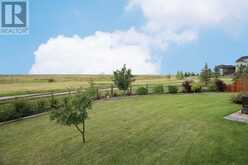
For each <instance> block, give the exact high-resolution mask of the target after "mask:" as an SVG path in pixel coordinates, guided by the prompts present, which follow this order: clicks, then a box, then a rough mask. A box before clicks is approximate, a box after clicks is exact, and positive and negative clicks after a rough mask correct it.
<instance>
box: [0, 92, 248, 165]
mask: <svg viewBox="0 0 248 165" xmlns="http://www.w3.org/2000/svg"><path fill="white" fill-rule="evenodd" d="M238 109H239V106H237V105H235V104H232V103H231V102H230V94H224V93H223V94H221V93H219V94H216V93H211V94H210V93H204V94H192V95H183V94H180V95H160V96H158V95H153V96H142V97H130V98H125V99H120V100H110V101H98V102H96V103H95V104H94V108H93V110H91V111H90V114H89V116H90V119H89V120H88V121H87V143H86V144H85V145H83V144H82V142H81V138H80V135H79V134H78V132H77V131H76V130H74V129H73V128H69V127H65V126H60V125H57V124H55V123H54V122H51V121H49V119H48V115H44V116H41V117H38V118H33V119H28V120H23V121H19V122H16V123H12V124H8V125H4V126H1V127H0V130H1V132H0V164H3V165H16V164H18V165H22V164H23V165H33V164H35V165H45V164H52V165H61V164H78V165H84V164H85V165H96V164H101V165H127V164H128V165H141V164H142V165H153V164H154V165H155V164H156V165H160V164H161V165H164V164H168V165H181V164H184V165H199V164H200V165H210V164H211V165H247V162H248V156H247V153H248V141H247V137H248V126H247V125H246V124H241V123H236V122H231V121H227V120H225V119H224V118H223V117H224V116H225V115H228V114H230V113H232V112H235V111H238Z"/></svg>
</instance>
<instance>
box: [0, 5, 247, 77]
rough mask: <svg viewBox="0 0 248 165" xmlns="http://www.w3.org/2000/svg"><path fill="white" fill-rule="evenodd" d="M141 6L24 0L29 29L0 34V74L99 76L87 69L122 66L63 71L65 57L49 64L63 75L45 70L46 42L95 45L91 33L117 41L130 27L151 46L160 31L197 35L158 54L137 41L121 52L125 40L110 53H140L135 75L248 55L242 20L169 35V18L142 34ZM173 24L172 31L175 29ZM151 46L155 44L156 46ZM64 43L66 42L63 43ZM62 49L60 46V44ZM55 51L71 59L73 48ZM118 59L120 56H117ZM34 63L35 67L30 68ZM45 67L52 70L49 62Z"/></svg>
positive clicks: (185, 68) (191, 67)
mask: <svg viewBox="0 0 248 165" xmlns="http://www.w3.org/2000/svg"><path fill="white" fill-rule="evenodd" d="M158 1H159V0H158ZM167 1H168V0H167ZM142 3H143V2H140V4H138V5H141V7H140V8H139V9H136V8H137V6H136V7H134V8H133V9H127V6H128V5H129V4H130V1H127V0H109V1H107V2H106V1H104V0H83V1H82V0H73V1H69V0H61V1H50V0H42V1H34V0H33V1H29V24H30V27H29V28H30V32H29V35H0V50H1V53H0V74H27V73H74V72H75V73H98V72H99V71H98V70H96V69H94V68H92V72H91V68H90V67H91V66H92V67H98V65H99V67H100V68H101V69H102V70H104V68H105V67H108V66H109V65H112V64H111V63H110V62H112V63H117V64H116V65H113V67H118V66H121V65H122V63H121V62H119V61H118V57H116V58H117V60H116V61H114V60H113V61H110V62H109V61H106V65H103V64H101V65H100V64H99V62H98V63H97V64H95V63H96V62H95V63H94V65H93V64H92V65H89V66H84V68H85V67H87V69H84V68H80V67H77V68H78V70H77V69H71V70H66V69H64V68H66V67H73V65H69V64H63V60H64V61H66V58H63V59H61V60H60V61H62V62H61V63H62V64H54V66H58V67H57V68H63V69H64V70H63V69H62V70H59V69H54V68H53V67H51V69H49V67H50V66H49V65H48V63H49V61H48V62H46V63H45V64H43V63H42V60H40V59H43V60H44V59H45V57H49V56H50V54H49V53H48V54H44V52H48V50H47V49H48V47H49V44H51V43H50V42H48V41H49V39H51V38H55V39H57V40H56V41H57V43H60V42H59V41H58V40H59V39H58V38H57V37H58V36H59V35H62V36H64V37H65V38H62V39H63V40H65V39H67V40H68V39H69V38H73V36H74V35H77V36H79V37H80V39H81V40H80V43H81V44H85V42H86V41H88V40H86V41H85V42H84V41H83V39H85V38H87V37H90V36H93V39H92V40H93V41H95V40H96V39H95V38H97V41H98V39H99V38H100V39H101V38H104V37H102V36H103V35H102V34H101V35H100V36H98V35H95V32H96V31H100V32H103V34H104V36H105V33H111V35H112V33H113V34H114V36H117V38H118V39H119V36H118V35H119V33H118V34H117V35H116V33H115V31H121V32H123V33H124V36H125V33H126V31H128V30H129V29H130V28H134V29H135V31H136V29H137V31H138V32H137V34H138V36H141V35H142V36H143V33H144V36H148V37H145V38H148V39H147V40H148V41H147V42H148V43H150V40H153V39H150V38H153V36H159V34H160V33H161V34H162V32H161V31H163V32H164V31H173V33H175V34H179V33H180V32H182V31H184V30H185V31H188V30H190V31H192V29H194V32H195V33H196V34H197V37H196V39H192V40H190V41H187V42H183V43H178V42H174V41H172V42H168V43H166V44H165V45H166V46H162V47H163V48H162V49H161V50H156V49H160V46H150V45H149V44H147V42H146V43H145V44H144V43H143V42H142V44H141V46H140V42H141V41H139V42H137V43H138V46H137V47H135V49H129V48H130V47H129V46H130V45H129V46H128V47H126V39H125V43H124V44H125V45H124V46H123V45H121V46H120V47H121V48H122V47H124V49H119V48H118V50H114V52H120V51H122V50H123V51H124V53H123V54H124V56H125V54H126V55H127V56H128V54H132V57H134V56H135V53H134V52H139V53H141V54H142V53H143V54H145V55H144V59H145V60H144V63H141V62H140V64H139V66H137V73H139V69H140V68H141V69H142V67H143V68H144V70H145V68H147V72H144V73H161V74H166V73H175V72H176V71H178V70H183V71H190V72H199V70H200V69H201V68H202V66H203V65H204V63H205V62H207V63H208V64H209V65H210V66H211V67H213V66H214V65H218V64H234V62H235V60H236V59H237V58H239V57H240V56H242V55H246V54H248V46H247V43H248V42H247V38H248V31H247V30H245V29H246V27H247V26H246V19H245V18H244V19H242V22H241V21H240V22H241V23H239V25H238V26H237V27H236V26H234V27H233V26H232V25H229V24H226V21H223V22H224V23H223V24H224V25H225V26H231V28H223V26H222V25H219V24H221V23H218V24H217V25H216V24H214V25H213V26H212V23H211V22H210V23H209V24H210V25H206V26H205V25H203V26H202V25H201V26H200V27H198V25H196V24H197V22H196V23H195V22H194V23H192V24H191V25H188V24H187V27H188V26H190V28H189V29H186V28H185V27H186V26H185V24H183V25H177V26H179V28H172V29H173V30H171V28H170V29H169V30H168V27H167V23H166V21H168V19H164V20H165V23H166V26H164V24H163V25H161V26H163V27H162V28H163V29H162V30H161V29H160V30H159V31H156V32H154V31H150V30H147V29H149V28H147V27H146V25H147V24H148V23H147V22H149V21H150V20H151V19H153V18H150V17H146V16H147V13H146V11H145V9H144V10H142V5H143V4H142ZM158 3H159V2H158ZM220 3H221V2H220ZM135 5H137V4H135ZM178 10H179V9H178ZM235 11H236V10H235ZM185 12H188V11H185ZM223 12H226V11H223ZM233 13H234V14H233ZM148 15H149V13H148ZM163 16H164V15H162V16H161V18H163ZM231 16H235V12H232V15H231ZM210 18H212V17H210ZM186 19H187V18H186ZM208 20H209V19H208ZM243 20H244V21H243ZM151 22H152V21H151ZM220 22H221V21H220ZM231 22H232V21H231ZM168 24H170V22H168ZM232 24H233V22H232ZM172 25H173V26H174V24H172ZM195 27H196V28H195ZM144 29H145V30H144ZM174 29H175V30H174ZM230 29H231V30H230ZM141 33H142V34H141ZM128 34H129V33H128ZM135 34H136V32H135ZM163 34H164V33H163ZM108 35H109V34H108ZM96 36H97V37H96ZM121 36H122V37H120V38H121V39H120V40H122V38H123V34H121ZM127 36H128V35H127ZM165 37H166V35H165ZM129 38H132V35H130V36H129ZM62 39H61V40H62ZM74 40H75V38H74ZM123 40H124V39H123ZM154 40H155V39H154ZM162 40H163V39H159V42H160V41H161V42H164V41H162ZM54 42H55V41H54ZM68 42H71V41H68ZM123 42H124V41H121V44H122V43H123ZM155 42H156V43H157V41H155ZM63 43H64V42H63ZM65 43H67V41H66V42H65ZM127 43H128V44H129V43H135V44H136V40H135V41H127ZM151 43H152V45H154V44H153V42H151ZM41 44H45V46H46V47H45V48H44V49H42V48H40V49H39V47H40V46H41ZM68 44H69V43H68ZM111 44H113V45H115V43H112V41H111ZM118 44H119V42H118ZM163 44H164V43H163ZM57 45H58V46H57V47H58V49H60V45H59V44H57ZM85 45H86V46H85ZM85 45H84V46H83V47H84V49H79V48H76V49H78V50H79V51H80V50H82V52H81V53H80V54H79V56H80V57H79V59H80V60H84V59H85V61H87V57H88V56H87V57H82V56H83V54H84V52H85V51H83V50H85V49H86V50H87V48H88V47H87V46H88V44H87V43H86V44H85ZM97 45H98V44H95V45H94V49H97V48H98V47H97ZM144 45H145V46H144ZM147 45H149V46H147ZM61 47H63V46H62V45H61ZM79 47H81V46H79ZM151 47H152V48H151ZM136 48H137V49H136ZM143 48H144V49H143ZM54 49H55V48H53V49H52V50H53V51H52V50H51V52H55V53H56V54H57V56H60V54H59V53H58V52H64V51H66V52H68V53H69V54H70V49H73V48H68V49H66V50H57V49H56V50H54ZM89 49H91V48H89ZM103 50H105V49H103ZM129 50H130V51H132V50H134V52H130V53H129ZM154 50H155V51H154ZM34 52H37V54H36V56H37V57H36V56H35V54H34ZM91 52H95V51H93V50H92V51H89V52H87V53H89V54H91ZM148 52H149V53H148ZM72 54H73V55H72V56H71V57H73V58H76V59H75V60H74V61H77V53H75V52H72ZM103 54H104V52H103ZM108 54H109V51H108V53H106V55H108ZM110 54H111V53H110ZM120 54H122V52H121V53H120ZM148 54H149V55H148ZM154 54H155V55H154ZM65 56H66V55H64V57H65ZM140 56H142V55H140ZM147 56H149V57H147ZM150 56H151V57H150ZM158 56H159V60H158V59H157V57H158ZM89 57H90V55H89ZM96 57H97V59H98V61H99V58H100V57H99V55H96ZM36 58H37V59H36ZM100 59H101V58H100ZM106 59H110V60H111V59H112V56H111V58H106ZM120 59H124V57H120ZM135 59H136V58H134V63H130V66H133V67H134V68H135V67H136V63H138V62H137V61H135ZM140 59H141V60H142V58H137V60H140ZM147 59H149V60H151V59H152V60H154V59H156V60H157V61H156V62H155V64H153V63H152V64H150V63H146V61H147ZM39 60H40V61H39ZM46 60H50V59H46ZM55 60H56V59H55ZM131 60H132V59H131ZM74 61H73V62H74ZM90 61H93V62H94V56H93V57H92V59H90ZM103 61H105V60H103ZM120 61H121V60H120ZM123 61H125V60H123ZM73 62H71V63H73ZM100 63H101V62H100ZM34 64H36V65H35V66H33V65H34ZM49 64H51V65H53V63H52V62H51V63H49ZM78 65H87V62H86V63H85V62H82V64H78ZM32 66H33V67H36V68H34V69H33V72H30V70H31V68H32ZM42 67H43V68H42ZM139 67H140V68H139ZM156 67H157V68H156ZM44 68H46V69H44ZM150 68H151V69H150ZM111 69H112V68H111V67H110V68H109V70H111ZM156 69H157V70H156ZM34 70H35V71H36V72H35V71H34ZM50 70H52V72H49V71H50ZM93 70H94V71H93ZM109 70H106V73H108V72H109ZM149 70H154V72H149ZM155 70H156V71H155ZM104 73H105V72H104Z"/></svg>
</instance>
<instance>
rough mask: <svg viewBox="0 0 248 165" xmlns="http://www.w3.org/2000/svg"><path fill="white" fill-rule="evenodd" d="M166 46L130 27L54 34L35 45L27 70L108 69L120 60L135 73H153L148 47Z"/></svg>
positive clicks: (155, 69) (155, 67) (155, 66)
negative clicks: (44, 41)
mask: <svg viewBox="0 0 248 165" xmlns="http://www.w3.org/2000/svg"><path fill="white" fill-rule="evenodd" d="M155 45H156V46H159V47H160V48H162V47H166V45H165V44H164V43H162V41H159V40H157V39H154V38H151V37H149V36H146V35H145V34H143V33H140V32H137V31H136V30H135V29H130V30H128V31H126V32H123V31H116V32H113V33H106V32H96V33H95V34H94V35H92V36H88V37H85V38H80V37H79V36H74V37H65V36H58V37H56V38H51V39H49V40H48V42H47V43H45V44H42V45H40V46H39V48H38V50H37V51H36V52H35V53H34V54H35V63H34V64H33V66H32V69H31V71H30V73H31V74H55V73H56V74H71V73H92V74H99V73H105V74H109V73H112V72H113V70H114V69H117V68H120V67H121V66H122V65H123V64H127V66H128V67H130V68H132V69H133V72H134V73H136V74H157V73H159V63H157V62H156V61H154V59H153V56H152V55H151V47H153V46H155Z"/></svg>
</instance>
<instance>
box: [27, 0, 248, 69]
mask: <svg viewBox="0 0 248 165" xmlns="http://www.w3.org/2000/svg"><path fill="white" fill-rule="evenodd" d="M127 9H128V10H130V9H140V10H141V11H142V12H143V15H144V17H145V19H146V23H145V25H144V26H143V27H141V28H140V29H139V30H137V28H136V29H135V28H130V29H129V30H127V31H114V32H96V33H95V34H94V35H90V36H86V37H84V38H82V37H79V36H74V37H65V36H63V35H61V36H58V37H55V38H51V39H49V40H48V41H47V43H45V44H41V45H40V46H39V48H38V49H37V50H36V52H35V53H34V54H35V63H34V64H33V66H32V68H31V70H30V73H32V74H39V73H42V74H45V73H46V74H53V73H56V74H62V73H93V74H99V73H106V74H107V73H112V72H113V70H114V69H117V68H120V67H121V66H122V65H123V64H127V66H128V67H130V68H132V69H133V71H134V73H136V74H157V73H159V70H160V59H161V56H158V55H157V54H156V51H157V50H158V51H161V50H162V51H165V50H166V48H167V47H168V45H169V44H170V42H174V43H177V44H184V43H186V42H191V41H194V40H197V38H198V33H200V30H201V29H202V28H208V27H211V26H220V27H223V28H226V27H227V26H229V27H228V28H226V29H233V25H238V24H242V23H243V22H246V21H247V15H248V13H247V11H248V1H247V0H129V3H128V7H127ZM238 26H239V25H238Z"/></svg>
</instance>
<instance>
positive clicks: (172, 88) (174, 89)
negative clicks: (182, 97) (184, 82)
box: [168, 85, 178, 93]
mask: <svg viewBox="0 0 248 165" xmlns="http://www.w3.org/2000/svg"><path fill="white" fill-rule="evenodd" d="M168 92H169V93H177V92H178V87H177V86H174V85H169V86H168Z"/></svg>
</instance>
